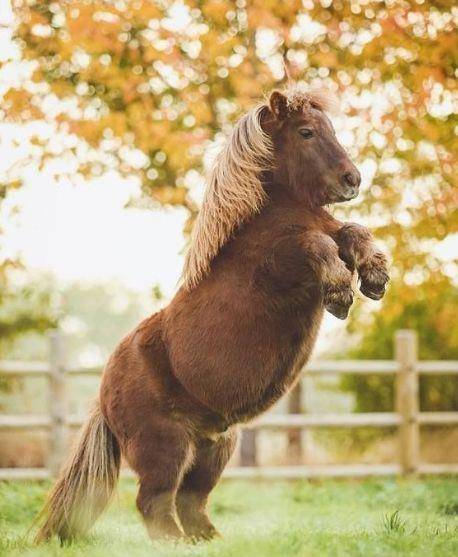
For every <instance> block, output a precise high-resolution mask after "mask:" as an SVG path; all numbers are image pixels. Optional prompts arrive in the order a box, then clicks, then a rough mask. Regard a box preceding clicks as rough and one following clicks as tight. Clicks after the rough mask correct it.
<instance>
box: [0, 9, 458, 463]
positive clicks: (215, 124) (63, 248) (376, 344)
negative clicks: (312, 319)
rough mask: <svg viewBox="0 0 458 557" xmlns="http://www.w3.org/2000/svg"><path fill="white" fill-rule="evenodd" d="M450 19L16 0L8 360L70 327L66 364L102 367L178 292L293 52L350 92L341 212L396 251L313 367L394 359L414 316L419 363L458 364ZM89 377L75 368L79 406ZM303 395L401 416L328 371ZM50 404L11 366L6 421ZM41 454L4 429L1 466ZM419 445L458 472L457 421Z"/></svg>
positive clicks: (4, 352)
mask: <svg viewBox="0 0 458 557" xmlns="http://www.w3.org/2000/svg"><path fill="white" fill-rule="evenodd" d="M457 21H458V9H457V8H456V7H454V2H452V1H447V0H444V1H425V0H416V1H414V0H411V1H410V0H402V1H401V0H399V1H398V0H385V1H372V0H351V1H343V0H334V1H333V0H321V1H312V0H303V1H296V0H291V1H287V2H278V1H274V0H262V1H261V0H251V1H245V0H237V1H229V0H201V1H197V0H196V1H192V0H186V1H184V0H183V1H169V0H151V1H142V0H117V1H102V0H92V1H76V0H75V1H71V0H68V1H60V2H52V1H33V0H13V1H12V2H9V1H8V0H3V1H2V2H1V3H0V97H1V108H0V277H1V278H0V359H1V360H21V361H27V360H30V361H36V360H40V361H41V360H43V361H45V360H47V359H48V358H49V341H48V335H47V332H48V331H49V330H50V329H53V328H56V327H58V328H59V329H60V330H61V331H62V333H63V335H65V358H66V362H67V363H68V364H69V365H74V366H95V365H100V364H103V361H104V360H105V359H106V358H107V356H108V355H109V353H110V351H111V350H112V349H113V348H114V346H115V345H116V343H117V342H118V341H119V339H120V338H121V337H122V335H123V334H125V333H126V332H127V331H129V330H130V329H131V328H132V327H133V326H134V325H136V323H137V322H138V321H139V320H140V319H142V318H143V317H144V316H146V315H148V314H149V313H151V312H153V311H155V310H157V309H158V308H159V307H161V305H163V304H166V303H167V301H168V300H169V299H170V298H171V297H172V296H173V293H174V291H175V290H176V286H177V281H178V279H179V276H180V272H181V267H182V263H183V254H184V251H185V249H186V242H187V239H188V237H189V232H190V230H191V227H192V223H193V220H194V218H195V215H196V212H197V211H198V208H199V204H200V201H201V199H202V195H203V191H204V187H205V170H206V168H208V166H209V165H210V164H211V161H212V158H213V157H214V154H215V152H216V151H217V149H218V146H219V145H220V144H221V142H222V141H223V138H224V134H225V133H226V132H227V131H228V130H230V129H231V125H232V124H233V122H234V121H235V120H236V119H237V118H238V117H239V116H240V115H241V114H243V112H244V111H246V110H247V109H248V108H250V107H251V106H253V104H254V103H255V102H256V101H258V100H259V99H260V98H263V96H265V95H266V94H267V93H268V92H269V91H270V90H271V89H272V88H275V87H281V86H282V85H284V84H285V75H284V65H285V64H286V65H287V66H288V67H289V68H290V72H291V74H292V77H293V78H294V79H296V80H297V81H299V82H304V83H306V84H307V85H309V86H312V87H314V86H324V87H327V88H329V89H331V90H333V91H335V93H336V94H337V96H338V98H339V100H340V105H341V108H340V112H339V114H338V115H335V116H333V117H332V119H333V122H334V125H335V128H336V130H337V135H338V138H339V140H340V141H341V142H342V144H343V145H344V146H345V147H346V148H347V149H348V151H349V152H350V154H351V156H352V157H353V158H354V159H355V160H356V162H357V164H358V167H359V168H360V170H361V173H362V176H363V183H362V191H361V194H360V196H359V197H358V199H356V200H354V201H353V202H351V203H348V204H346V205H345V206H339V207H336V208H335V209H334V211H335V214H336V216H337V217H338V218H341V219H345V220H354V221H356V222H359V223H362V224H365V225H367V226H369V227H370V229H371V230H372V231H373V233H374V234H375V236H376V237H377V239H378V242H379V243H380V245H381V246H382V247H383V248H384V249H385V251H386V253H387V254H389V257H390V261H391V283H390V288H389V290H388V293H387V295H386V297H385V298H384V300H383V301H382V302H372V301H368V300H361V299H358V300H357V301H356V303H355V305H354V307H353V310H352V312H351V316H350V318H349V319H348V320H347V321H346V322H345V323H341V322H338V321H337V320H336V319H335V318H333V317H332V316H330V315H327V316H326V319H325V323H324V325H323V328H322V331H321V335H320V338H319V342H318V345H317V349H316V351H315V357H316V358H323V357H326V358H334V359H335V358H342V359H343V358H346V359H348V358H352V359H359V358H364V359H391V358H392V357H393V336H394V333H395V331H396V330H397V329H401V328H410V329H414V330H416V331H417V334H418V338H419V356H420V358H422V359H432V360H438V359H455V360H456V359H458V320H457V315H458V291H457V281H458V275H457V266H456V258H457V255H458V233H457V222H458V218H457V205H458V204H457V201H458V193H457V188H456V158H455V157H456V152H457V150H456V137H455V132H456V126H457V118H456V107H457V103H458V95H457V89H456V71H457V70H456V61H457V57H458V45H457V37H458V34H457V32H456V23H457ZM97 384H98V379H97V378H93V377H82V378H75V379H72V383H71V399H70V400H69V407H70V410H71V411H72V412H75V413H82V412H83V411H84V409H85V408H86V405H87V401H88V400H89V398H90V397H91V396H93V395H94V394H95V393H96V391H97ZM306 394H307V397H306V398H307V402H306V406H307V408H302V409H304V410H305V409H306V410H308V411H313V412H330V411H332V412H336V411H342V412H348V411H356V412H373V411H376V412H383V411H391V410H392V408H393V396H394V395H393V378H392V377H390V376H385V375H383V376H382V375H380V376H377V375H374V376H372V375H363V376H361V375H351V374H350V375H349V374H345V375H342V376H337V377H334V378H327V379H325V378H316V379H313V380H312V381H309V382H308V383H307V393H306ZM45 399H46V383H45V380H44V379H27V378H9V377H6V376H4V377H3V378H2V376H1V375H0V412H4V413H14V414H21V413H24V414H25V413H30V412H34V413H40V412H42V411H43V410H44V408H45V407H46V403H45V402H44V401H45ZM303 404H304V405H305V403H304V402H303ZM420 407H421V410H423V411H438V410H439V411H456V410H458V381H457V379H456V376H450V377H422V378H421V381H420ZM277 411H281V407H280V409H278V410H277ZM263 435H264V436H265V439H264V441H263V442H262V447H263V449H262V454H261V457H260V458H261V460H262V461H263V462H268V463H278V462H282V459H283V454H284V446H285V444H284V443H285V435H284V434H272V433H270V434H269V433H266V434H263ZM307 435H308V437H307V445H308V449H307V462H327V461H329V460H332V461H334V462H336V461H338V462H346V461H348V460H351V459H355V458H358V459H360V460H361V459H363V460H365V461H372V460H376V461H380V460H382V461H383V460H386V461H390V460H393V452H395V450H396V449H395V443H394V435H393V431H391V430H390V428H385V429H384V430H380V431H377V430H375V431H374V430H373V429H370V430H368V429H365V428H360V429H358V428H354V429H352V430H342V431H339V430H336V429H333V430H332V432H331V431H327V430H326V429H320V430H318V431H316V432H314V433H313V434H312V433H310V432H308V433H307ZM46 450H47V449H46V437H45V436H44V435H43V434H39V433H31V432H27V431H25V432H21V433H17V432H14V433H12V432H0V467H16V466H42V465H43V462H44V460H45V455H46ZM422 451H423V453H424V455H426V457H427V458H428V459H429V460H431V461H434V460H436V461H440V462H456V461H457V460H458V432H457V429H456V427H455V429H453V428H451V427H448V428H447V427H430V428H425V429H424V430H422ZM304 458H305V457H304Z"/></svg>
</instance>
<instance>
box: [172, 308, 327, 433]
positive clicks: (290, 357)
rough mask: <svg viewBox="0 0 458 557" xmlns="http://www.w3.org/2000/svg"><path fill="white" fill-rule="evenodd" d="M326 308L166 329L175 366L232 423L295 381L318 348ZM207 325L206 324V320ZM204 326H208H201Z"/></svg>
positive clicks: (181, 377)
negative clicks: (281, 317) (282, 319)
mask: <svg viewBox="0 0 458 557" xmlns="http://www.w3.org/2000/svg"><path fill="white" fill-rule="evenodd" d="M321 316H322V309H320V308H317V309H316V311H314V312H311V313H309V314H308V315H306V316H302V318H298V316H294V317H291V318H290V319H289V321H288V322H287V323H286V325H285V326H284V327H279V324H278V322H273V323H272V322H269V320H267V319H266V320H257V321H256V322H251V321H249V320H247V319H245V320H243V318H242V317H240V319H237V320H233V321H232V324H231V326H228V322H229V319H228V316H227V315H226V316H225V323H224V325H225V327H222V326H221V327H219V326H218V327H214V326H212V327H211V329H210V328H209V326H208V325H209V324H208V323H207V324H205V322H204V320H202V327H200V328H198V327H194V328H191V327H186V328H184V327H181V328H179V327H178V323H177V322H175V323H174V325H175V330H179V331H180V335H179V336H178V335H172V334H170V332H169V334H168V335H167V344H168V354H169V358H170V363H171V368H172V370H173V373H174V375H175V376H176V378H177V379H178V381H179V382H180V383H181V384H182V386H183V387H184V388H185V390H186V391H187V392H188V393H189V394H190V395H191V396H192V397H194V398H195V399H196V400H198V401H199V402H201V403H202V404H203V405H204V406H205V407H206V408H208V409H210V410H211V411H213V412H215V413H217V414H218V415H221V416H223V417H224V418H225V419H226V420H227V421H228V424H229V423H235V422H240V421H247V420H249V419H251V418H253V417H254V416H256V415H258V414H259V413H261V412H263V411H265V410H266V409H267V408H269V406H271V405H272V404H274V403H275V402H276V401H277V400H278V399H279V398H280V397H281V396H282V394H283V393H284V392H285V391H286V390H287V389H288V388H289V386H290V385H291V384H292V383H293V382H294V380H295V379H296V377H297V375H298V373H299V372H300V370H301V368H302V366H303V365H304V363H305V362H306V360H307V359H308V357H309V355H310V353H311V350H312V348H313V345H314V342H315V339H316V334H317V331H318V327H319V324H320V322H321ZM205 325H207V326H205ZM202 329H203V330H202Z"/></svg>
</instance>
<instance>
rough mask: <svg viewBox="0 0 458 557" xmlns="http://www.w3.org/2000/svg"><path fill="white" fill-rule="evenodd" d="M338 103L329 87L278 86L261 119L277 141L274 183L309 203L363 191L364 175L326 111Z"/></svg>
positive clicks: (338, 199) (333, 200) (322, 202)
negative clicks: (284, 88)
mask: <svg viewBox="0 0 458 557" xmlns="http://www.w3.org/2000/svg"><path fill="white" fill-rule="evenodd" d="M333 102H334V101H333V99H332V97H330V96H329V94H325V93H324V92H315V93H305V92H301V91H300V90H298V89H297V88H293V89H291V90H290V91H286V92H284V93H282V92H280V91H274V92H273V93H271V95H270V98H269V103H268V105H266V109H265V111H264V114H263V118H262V127H263V129H264V131H265V132H266V133H267V134H268V135H269V137H270V138H271V141H272V144H273V157H274V161H273V169H272V175H273V180H272V187H273V188H276V189H277V190H278V189H280V190H281V193H283V194H284V195H287V196H289V197H291V198H292V199H293V200H294V199H295V200H297V201H300V202H302V203H304V202H305V203H307V204H308V205H310V206H319V205H327V204H330V203H338V202H341V201H348V200H350V199H353V198H354V197H356V196H357V195H358V190H359V185H360V181H361V177H360V174H359V172H358V170H357V168H356V167H355V165H354V164H353V162H352V161H351V160H350V158H349V157H348V155H347V153H346V152H345V150H344V148H343V147H342V146H341V145H340V143H339V142H338V141H337V138H336V135H335V132H334V128H333V127H332V124H331V122H330V120H329V118H328V117H327V115H326V111H327V110H329V109H330V108H331V104H332V103H333Z"/></svg>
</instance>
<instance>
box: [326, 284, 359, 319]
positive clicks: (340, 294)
mask: <svg viewBox="0 0 458 557" xmlns="http://www.w3.org/2000/svg"><path fill="white" fill-rule="evenodd" d="M352 304H353V290H352V289H351V287H349V286H348V287H343V288H342V287H340V288H332V287H331V288H328V289H327V290H326V292H325V295H324V307H325V308H326V311H328V312H329V313H331V314H332V315H334V317H337V319H346V318H347V317H348V312H349V311H350V307H351V305H352Z"/></svg>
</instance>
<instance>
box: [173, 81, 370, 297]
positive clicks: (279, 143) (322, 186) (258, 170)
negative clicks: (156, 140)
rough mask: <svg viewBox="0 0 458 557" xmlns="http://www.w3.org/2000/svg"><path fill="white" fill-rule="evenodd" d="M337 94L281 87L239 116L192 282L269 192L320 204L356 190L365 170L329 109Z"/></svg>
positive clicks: (190, 256) (214, 179)
mask: <svg viewBox="0 0 458 557" xmlns="http://www.w3.org/2000/svg"><path fill="white" fill-rule="evenodd" d="M331 102H332V101H331V98H330V97H329V96H328V95H326V94H324V93H310V92H309V93H306V92H303V91H300V90H299V89H298V88H290V89H289V90H287V91H285V92H283V93H281V92H279V91H274V92H273V93H272V94H271V95H270V98H269V101H268V102H266V103H263V104H260V105H258V106H256V107H255V108H253V109H252V110H250V111H249V112H247V113H246V114H245V115H244V116H242V117H241V118H240V120H239V121H238V122H237V123H236V125H235V126H234V129H233V130H232V133H231V135H230V136H229V137H228V140H227V142H226V144H225V146H224V147H223V149H222V150H221V151H220V153H219V154H218V156H217V158H216V160H215V163H214V165H213V168H212V170H211V173H210V176H209V179H208V182H207V189H206V192H205V198H204V202H203V205H202V208H201V210H200V212H199V215H198V217H197V222H196V224H195V227H194V231H193V235H192V239H191V245H190V247H189V251H188V253H187V256H186V261H185V266H184V271H183V283H184V286H185V287H186V288H188V289H190V288H192V287H193V286H195V285H196V284H197V283H198V282H199V281H200V280H201V279H202V278H203V277H204V276H205V275H206V274H207V272H208V270H209V269H210V264H211V261H212V259H213V258H214V257H215V256H216V255H217V254H218V252H219V250H220V249H221V247H222V246H223V245H224V244H225V243H226V242H227V241H228V239H229V238H230V236H231V235H232V233H233V232H234V231H235V230H236V229H237V227H238V226H239V225H240V224H242V223H243V222H245V221H247V220H248V219H249V218H250V217H252V216H253V215H254V214H255V213H257V212H259V211H260V210H261V208H262V207H263V205H264V204H265V203H266V202H267V200H268V199H269V197H270V196H272V197H273V196H274V195H276V194H277V195H278V194H280V195H283V196H287V197H289V198H290V199H292V200H293V201H296V202H298V203H300V204H301V205H303V204H306V205H308V206H310V207H313V206H315V207H316V206H320V205H326V204H329V203H336V202H339V201H346V200H349V199H353V198H354V197H355V196H356V195H357V193H358V188H359V183H360V175H359V172H358V170H357V169H356V167H355V166H354V165H353V163H352V162H351V161H350V159H349V158H348V155H347V154H346V152H345V150H344V149H343V147H342V146H341V145H340V144H339V142H338V141H337V139H336V136H335V134H334V130H333V127H332V124H331V122H330V121H329V119H328V117H327V116H326V114H325V111H326V110H328V109H329V108H330V105H331Z"/></svg>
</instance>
